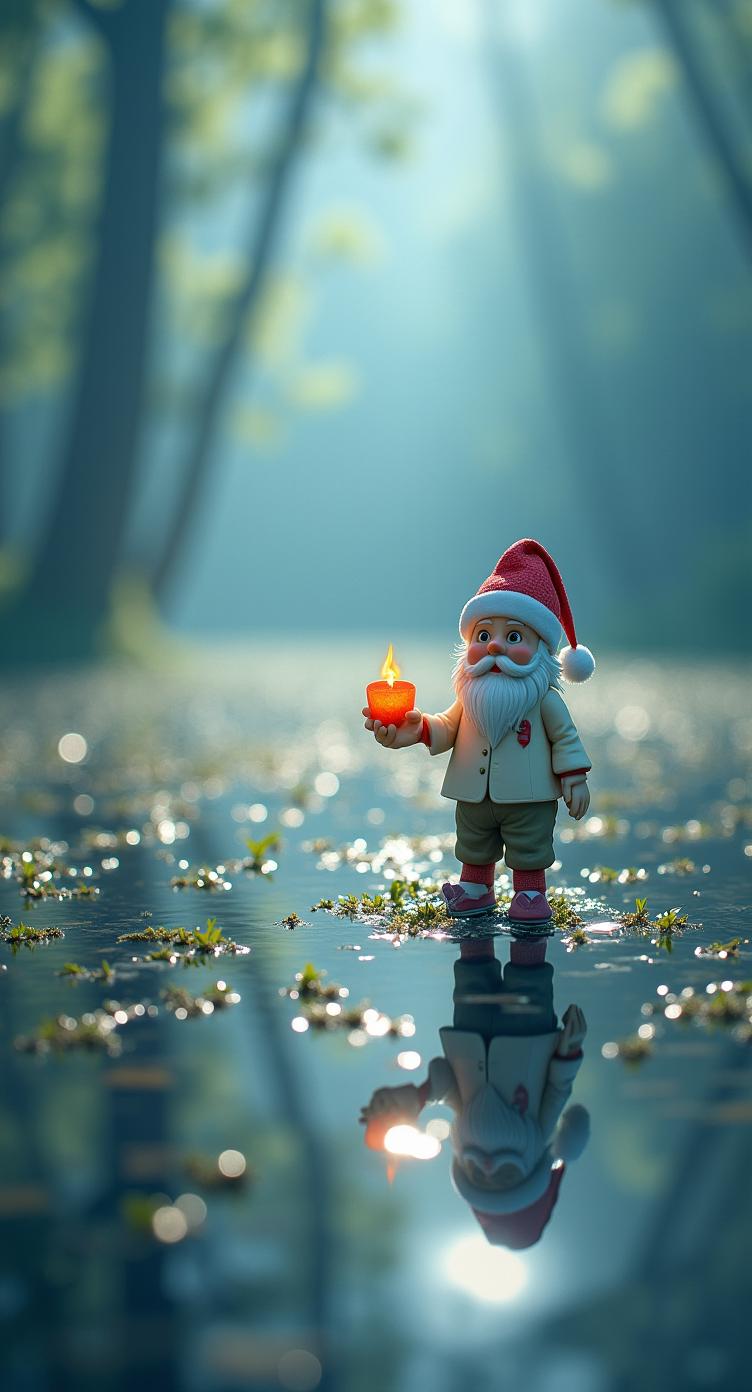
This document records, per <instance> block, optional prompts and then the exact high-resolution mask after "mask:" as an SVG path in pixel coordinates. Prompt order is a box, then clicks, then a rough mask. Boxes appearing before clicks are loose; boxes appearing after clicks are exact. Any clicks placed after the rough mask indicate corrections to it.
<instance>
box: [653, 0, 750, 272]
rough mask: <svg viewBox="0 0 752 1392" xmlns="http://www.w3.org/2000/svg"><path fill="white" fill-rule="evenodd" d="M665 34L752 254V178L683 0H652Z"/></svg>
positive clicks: (743, 236)
mask: <svg viewBox="0 0 752 1392" xmlns="http://www.w3.org/2000/svg"><path fill="white" fill-rule="evenodd" d="M653 5H654V6H655V9H656V11H657V14H658V16H659V19H660V21H661V26H662V28H663V32H664V35H665V38H666V40H667V42H668V44H669V47H670V49H671V52H672V54H673V56H674V60H675V62H676V63H677V66H678V68H679V71H680V72H681V75H682V77H683V79H684V85H685V89H686V91H687V95H688V96H689V99H690V101H691V104H692V108H693V111H694V115H695V119H696V121H697V123H698V125H699V127H700V132H701V135H702V137H703V139H704V141H705V144H706V146H707V148H708V149H709V151H710V153H711V156H712V158H713V162H714V164H715V165H716V166H717V168H718V169H719V170H720V173H721V176H722V180H723V183H724V185H725V188H726V193H727V195H728V199H729V203H730V205H731V211H732V213H733V215H734V217H735V221H736V224H737V227H738V229H739V232H740V234H741V238H742V243H743V250H744V251H745V252H746V254H747V256H752V179H750V176H749V174H748V173H747V170H746V168H745V163H744V160H743V159H742V158H741V157H740V155H739V151H738V150H737V149H736V145H735V142H734V139H733V137H732V135H731V132H730V130H729V129H728V128H727V126H726V122H725V120H724V116H723V111H722V109H721V107H720V105H719V103H718V102H717V101H716V99H715V96H714V95H713V88H712V83H711V82H710V81H709V79H708V77H707V74H706V72H705V69H704V65H703V61H702V57H701V54H700V51H699V46H698V44H697V43H696V42H695V38H694V35H693V32H692V19H691V16H690V15H689V14H688V8H689V7H688V5H687V0H653Z"/></svg>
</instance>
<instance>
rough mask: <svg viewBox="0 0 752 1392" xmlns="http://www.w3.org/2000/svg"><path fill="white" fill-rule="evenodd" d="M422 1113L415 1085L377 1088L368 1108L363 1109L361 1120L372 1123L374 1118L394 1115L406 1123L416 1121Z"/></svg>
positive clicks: (405, 1084)
mask: <svg viewBox="0 0 752 1392" xmlns="http://www.w3.org/2000/svg"><path fill="white" fill-rule="evenodd" d="M421 1111H422V1104H421V1100H420V1096H419V1093H418V1089H417V1088H416V1086H415V1083H404V1084H403V1086H402V1087H392V1088H390V1087H384V1088H377V1089H376V1091H375V1093H374V1094H373V1097H372V1098H371V1100H370V1102H369V1103H368V1106H367V1107H363V1108H361V1113H360V1120H361V1121H362V1122H367V1121H371V1120H372V1118H373V1117H377V1116H383V1115H385V1114H387V1113H393V1114H394V1116H398V1117H403V1118H404V1120H405V1121H415V1119H416V1117H418V1116H419V1115H420V1112H421Z"/></svg>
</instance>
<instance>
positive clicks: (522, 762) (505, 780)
mask: <svg viewBox="0 0 752 1392" xmlns="http://www.w3.org/2000/svg"><path fill="white" fill-rule="evenodd" d="M426 719H427V721H428V728H429V732H430V736H431V744H430V752H431V753H432V754H445V753H446V751H447V750H448V749H451V751H452V757H451V759H450V760H449V766H448V768H447V771H446V777H445V779H444V782H443V785H442V788H441V792H442V796H443V797H446V798H454V800H455V801H456V802H482V801H483V799H484V797H485V796H486V793H488V794H489V795H490V798H491V801H492V802H548V801H550V799H552V798H559V797H561V774H563V773H574V772H575V770H576V769H589V768H590V767H591V764H590V760H589V758H588V756H587V754H586V752H585V750H584V748H583V746H582V743H581V741H580V737H579V735H578V734H577V730H576V729H575V726H574V723H573V721H572V717H571V715H570V714H569V711H568V710H567V708H566V706H565V704H564V701H563V700H562V698H561V696H560V695H559V693H558V691H555V690H554V689H553V687H551V688H550V689H549V690H548V691H547V692H546V695H545V696H544V697H543V699H542V700H541V701H539V702H538V704H537V706H533V709H532V710H529V711H528V713H527V715H526V716H525V719H524V720H521V721H520V722H519V724H518V725H517V727H516V728H515V729H514V730H510V731H509V732H508V734H506V735H505V736H504V738H503V740H502V741H501V743H500V744H497V745H496V747H495V748H494V749H492V748H491V747H490V744H489V741H488V740H487V739H486V738H485V736H484V735H481V734H479V733H478V731H477V730H476V728H475V726H474V725H473V723H472V721H471V720H470V719H469V717H468V716H466V715H464V714H463V710H462V704H461V702H460V701H455V703H454V705H453V706H450V707H449V709H448V710H445V711H442V712H441V714H440V715H429V716H426ZM526 726H529V729H528V728H526Z"/></svg>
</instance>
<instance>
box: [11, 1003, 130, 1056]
mask: <svg viewBox="0 0 752 1392" xmlns="http://www.w3.org/2000/svg"><path fill="white" fill-rule="evenodd" d="M15 1047H16V1049H17V1050H18V1051H19V1052H20V1053H25V1054H42V1055H43V1054H49V1053H55V1054H68V1053H72V1052H76V1051H78V1050H81V1051H83V1052H85V1053H92V1052H96V1053H106V1054H109V1055H111V1056H114V1055H116V1054H118V1053H119V1052H120V1040H119V1039H118V1037H117V1026H116V1022H115V1020H114V1019H113V1016H112V1014H111V1012H110V1011H108V1010H106V1009H103V1010H95V1011H91V1012H88V1013H87V1014H85V1015H82V1016H81V1018H80V1020H79V1019H75V1018H74V1017H73V1016H70V1015H58V1016H56V1017H54V1018H47V1019H44V1020H42V1022H41V1024H39V1025H38V1026H37V1028H36V1029H35V1031H34V1033H33V1034H30V1035H22V1036H20V1037H19V1038H18V1039H16V1041H15Z"/></svg>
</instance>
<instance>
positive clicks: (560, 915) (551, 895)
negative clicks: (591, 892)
mask: <svg viewBox="0 0 752 1392" xmlns="http://www.w3.org/2000/svg"><path fill="white" fill-rule="evenodd" d="M546 898H547V899H548V902H549V904H550V905H551V914H552V920H551V921H552V923H553V925H554V927H555V928H577V927H579V925H580V924H581V923H584V921H585V920H584V919H583V918H581V917H580V915H579V914H578V912H577V910H576V908H575V906H574V904H573V902H572V900H571V899H569V898H567V895H566V894H565V893H564V892H563V891H562V890H557V889H550V890H549V891H548V893H547V895H546Z"/></svg>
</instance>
